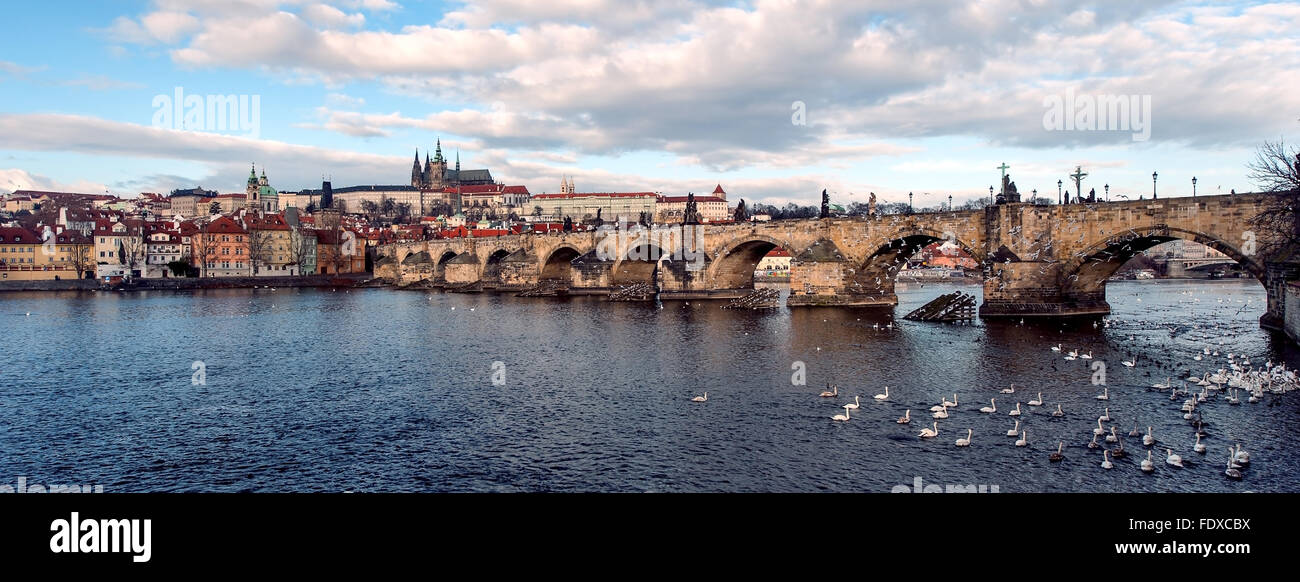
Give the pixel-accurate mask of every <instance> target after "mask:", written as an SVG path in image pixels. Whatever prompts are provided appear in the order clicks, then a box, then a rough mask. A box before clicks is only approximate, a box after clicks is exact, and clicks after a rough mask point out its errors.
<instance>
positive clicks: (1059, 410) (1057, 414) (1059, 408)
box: [1052, 404, 1065, 417]
mask: <svg viewBox="0 0 1300 582" xmlns="http://www.w3.org/2000/svg"><path fill="white" fill-rule="evenodd" d="M1052 416H1058V417H1059V416H1065V411H1064V410H1061V405H1060V404H1057V405H1056V412H1053V413H1052Z"/></svg>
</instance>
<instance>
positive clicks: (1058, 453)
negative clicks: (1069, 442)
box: [1047, 441, 1065, 463]
mask: <svg viewBox="0 0 1300 582" xmlns="http://www.w3.org/2000/svg"><path fill="white" fill-rule="evenodd" d="M1064 449H1065V441H1061V442H1060V443H1058V444H1057V445H1056V452H1055V453H1052V454H1050V455H1048V456H1047V460H1049V461H1051V462H1053V463H1055V462H1057V461H1060V460H1061V459H1064V458H1065V454H1064V453H1062V452H1061V451H1062V450H1064Z"/></svg>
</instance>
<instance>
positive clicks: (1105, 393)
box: [1096, 386, 1110, 400]
mask: <svg viewBox="0 0 1300 582" xmlns="http://www.w3.org/2000/svg"><path fill="white" fill-rule="evenodd" d="M1096 398H1097V400H1110V387H1109V386H1106V387H1103V388H1102V389H1101V394H1098V395H1097V396H1096Z"/></svg>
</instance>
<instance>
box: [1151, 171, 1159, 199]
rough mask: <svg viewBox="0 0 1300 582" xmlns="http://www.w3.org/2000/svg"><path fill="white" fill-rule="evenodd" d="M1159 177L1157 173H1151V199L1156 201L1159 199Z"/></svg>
mask: <svg viewBox="0 0 1300 582" xmlns="http://www.w3.org/2000/svg"><path fill="white" fill-rule="evenodd" d="M1158 176H1159V174H1157V173H1155V172H1151V199H1152V200H1155V199H1156V198H1157V196H1156V177H1158Z"/></svg>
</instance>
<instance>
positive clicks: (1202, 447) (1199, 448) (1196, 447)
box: [1192, 434, 1205, 455]
mask: <svg viewBox="0 0 1300 582" xmlns="http://www.w3.org/2000/svg"><path fill="white" fill-rule="evenodd" d="M1192 450H1193V451H1196V452H1198V453H1201V454H1202V455H1204V454H1205V443H1203V442H1201V435H1199V434H1197V435H1196V444H1194V445H1192Z"/></svg>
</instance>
